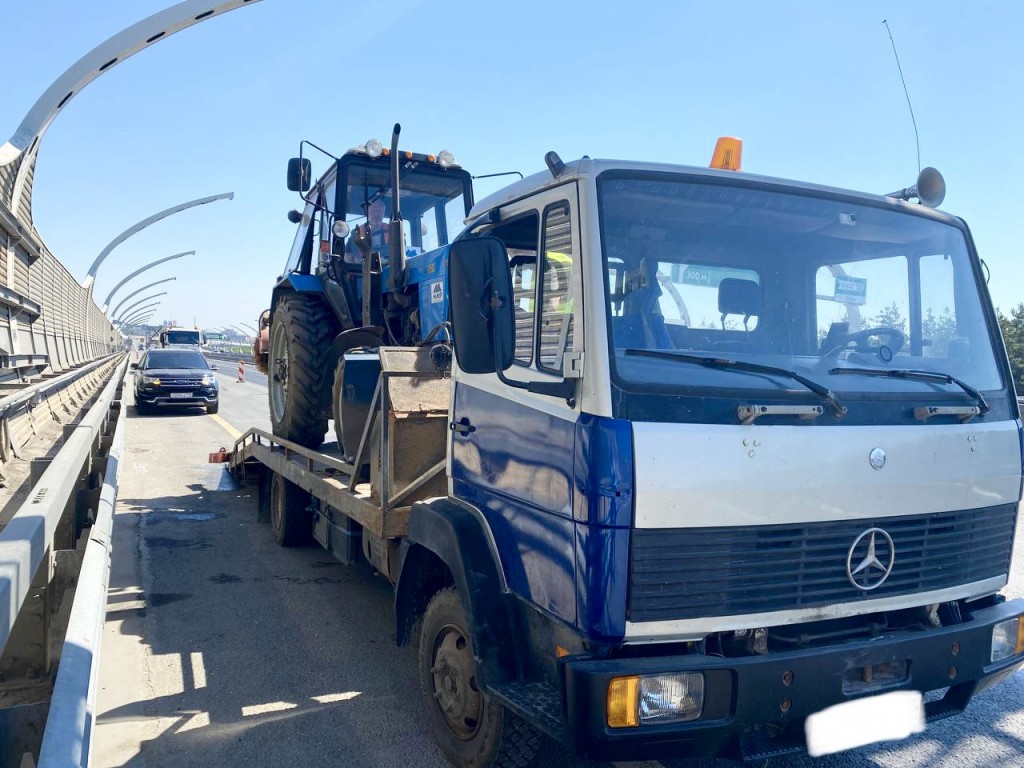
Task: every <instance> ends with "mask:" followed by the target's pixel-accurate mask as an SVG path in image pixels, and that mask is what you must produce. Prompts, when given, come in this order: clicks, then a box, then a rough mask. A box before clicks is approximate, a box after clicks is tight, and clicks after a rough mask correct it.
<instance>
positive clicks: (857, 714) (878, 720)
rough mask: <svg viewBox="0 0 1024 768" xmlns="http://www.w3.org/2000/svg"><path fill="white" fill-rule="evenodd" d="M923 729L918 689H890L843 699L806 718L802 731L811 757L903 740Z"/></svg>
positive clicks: (921, 701)
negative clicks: (875, 693)
mask: <svg viewBox="0 0 1024 768" xmlns="http://www.w3.org/2000/svg"><path fill="white" fill-rule="evenodd" d="M923 730H924V700H923V698H922V696H921V693H920V691H893V692H892V693H883V694H880V695H878V696H868V697H867V698H864V699H857V700H855V701H847V702H844V703H842V704H836V705H835V706H833V707H829V708H828V709H823V710H822V711H821V712H818V713H817V714H814V715H811V716H810V717H808V718H807V721H806V723H805V725H804V732H805V734H806V736H807V752H808V754H810V755H811V757H820V756H821V755H829V754H832V753H833V752H842V751H843V750H845V749H854V748H856V747H863V746H865V745H866V744H874V743H875V742H878V741H890V740H893V739H905V738H906V737H907V736H910V735H911V734H913V733H921V731H923Z"/></svg>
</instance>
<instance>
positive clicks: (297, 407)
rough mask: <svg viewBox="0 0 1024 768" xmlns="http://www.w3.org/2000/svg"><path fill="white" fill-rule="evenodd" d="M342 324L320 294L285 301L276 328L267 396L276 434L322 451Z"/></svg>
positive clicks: (272, 336) (296, 295)
mask: <svg viewBox="0 0 1024 768" xmlns="http://www.w3.org/2000/svg"><path fill="white" fill-rule="evenodd" d="M337 332H338V331H337V323H336V322H335V319H334V315H333V314H331V310H330V308H329V307H328V306H327V304H326V303H325V302H324V301H323V299H321V298H320V297H319V296H317V295H314V294H308V293H294V294H290V295H287V296H284V297H282V298H281V300H280V302H279V303H278V305H277V307H276V308H275V310H274V322H273V325H271V327H270V357H269V359H268V360H267V367H268V369H269V372H268V379H269V381H268V382H267V393H268V395H269V398H270V423H271V425H272V426H273V429H274V434H275V435H277V436H278V437H283V438H284V439H285V440H291V441H292V442H294V443H298V444H299V445H302V446H305V447H306V448H317V447H319V445H320V444H321V443H322V442H323V441H324V433H325V432H326V431H327V420H328V408H329V403H328V402H327V398H328V396H329V395H328V393H329V391H330V386H331V385H330V375H331V373H332V371H327V370H326V369H327V367H328V359H329V358H330V356H331V342H332V340H333V339H334V337H335V335H336V334H337Z"/></svg>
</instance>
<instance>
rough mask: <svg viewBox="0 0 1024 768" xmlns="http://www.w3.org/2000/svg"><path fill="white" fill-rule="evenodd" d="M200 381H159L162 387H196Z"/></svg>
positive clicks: (201, 381)
mask: <svg viewBox="0 0 1024 768" xmlns="http://www.w3.org/2000/svg"><path fill="white" fill-rule="evenodd" d="M202 383H203V380H202V379H160V386H162V387H198V386H199V385H200V384H202Z"/></svg>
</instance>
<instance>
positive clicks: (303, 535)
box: [270, 472, 313, 547]
mask: <svg viewBox="0 0 1024 768" xmlns="http://www.w3.org/2000/svg"><path fill="white" fill-rule="evenodd" d="M270 526H271V528H272V529H273V531H274V541H276V542H277V543H278V544H280V545H281V546H282V547H298V546H302V545H303V544H308V543H309V540H310V539H311V538H312V535H313V518H312V516H311V515H310V514H309V494H308V493H306V492H305V491H303V490H302V489H301V488H300V487H299V486H297V485H296V484H295V483H293V482H292V481H291V480H286V479H285V478H283V477H281V475H279V474H277V473H276V472H275V473H274V476H273V477H272V478H271V480H270Z"/></svg>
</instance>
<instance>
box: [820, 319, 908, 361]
mask: <svg viewBox="0 0 1024 768" xmlns="http://www.w3.org/2000/svg"><path fill="white" fill-rule="evenodd" d="M873 336H884V337H885V338H886V340H887V341H888V343H887V344H883V345H882V347H886V348H888V350H889V352H890V353H891V354H890V357H889V360H891V359H892V355H895V354H896V353H897V352H899V351H900V350H901V349H903V345H904V344H906V343H907V337H906V336H904V335H903V331H900V330H897V329H896V328H890V327H888V326H885V325H880V326H878V327H876V328H865V329H864V330H862V331H855V332H854V333H848V334H846V335H845V336H842V337H840V338H838V339H836V340H835V342H834V343H833V346H832V348H831V349H827V350H825V351H824V352H822V355H821V356H822V357H830V356H832V355H836V354H839V353H840V352H842V351H843V350H844V349H846V348H847V345H848V344H850V342H853V343H854V344H855V345H856V346H854V347H853V349H852V351H853V352H862V353H864V352H866V353H873V352H879V353H880V350H881V349H882V347H873V346H871V345H870V344H868V339H870V338H872V337H873ZM889 360H886V361H885V362H889Z"/></svg>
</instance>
